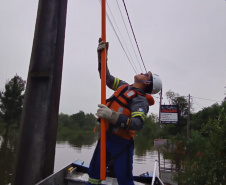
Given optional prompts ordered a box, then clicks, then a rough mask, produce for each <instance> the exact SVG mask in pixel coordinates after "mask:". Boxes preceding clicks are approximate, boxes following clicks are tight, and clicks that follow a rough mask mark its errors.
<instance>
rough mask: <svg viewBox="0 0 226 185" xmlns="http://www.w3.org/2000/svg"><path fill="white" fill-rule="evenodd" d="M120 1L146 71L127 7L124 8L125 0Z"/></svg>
mask: <svg viewBox="0 0 226 185" xmlns="http://www.w3.org/2000/svg"><path fill="white" fill-rule="evenodd" d="M122 1H123V4H124V7H125V10H126V14H127V17H128V20H129V23H130V27H131V29H132V33H133V37H134V39H135V42H136V45H137V49H138V51H139V54H140V58H141V61H142V63H143V66H144V69H145V71H146V73H147V69H146V67H145V65H144V61H143V58H142V55H141V52H140V48H139V46H138V43H137V39H136V36H135V33H134V31H133V27H132V24H131V21H130V18H129V13H128V11H127V8H126V4H125V1H124V0H122Z"/></svg>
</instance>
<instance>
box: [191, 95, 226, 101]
mask: <svg viewBox="0 0 226 185" xmlns="http://www.w3.org/2000/svg"><path fill="white" fill-rule="evenodd" d="M192 97H193V98H198V99H202V100H208V101H214V102H222V101H219V100H210V99H206V98H199V97H195V96H192Z"/></svg>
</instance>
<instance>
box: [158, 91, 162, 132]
mask: <svg viewBox="0 0 226 185" xmlns="http://www.w3.org/2000/svg"><path fill="white" fill-rule="evenodd" d="M161 105H162V89H161V91H160V102H159V126H158V130H160V125H161Z"/></svg>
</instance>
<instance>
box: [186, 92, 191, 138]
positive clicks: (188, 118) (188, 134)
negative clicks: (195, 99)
mask: <svg viewBox="0 0 226 185" xmlns="http://www.w3.org/2000/svg"><path fill="white" fill-rule="evenodd" d="M189 137H190V94H189V95H188V117H187V139H189Z"/></svg>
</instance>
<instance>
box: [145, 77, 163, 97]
mask: <svg viewBox="0 0 226 185" xmlns="http://www.w3.org/2000/svg"><path fill="white" fill-rule="evenodd" d="M149 82H151V83H150V84H149V85H148V86H147V87H146V89H145V92H146V93H149V94H156V93H158V92H159V91H160V90H161V89H162V80H161V79H160V78H159V75H157V74H152V75H151V78H150V80H149Z"/></svg>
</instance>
